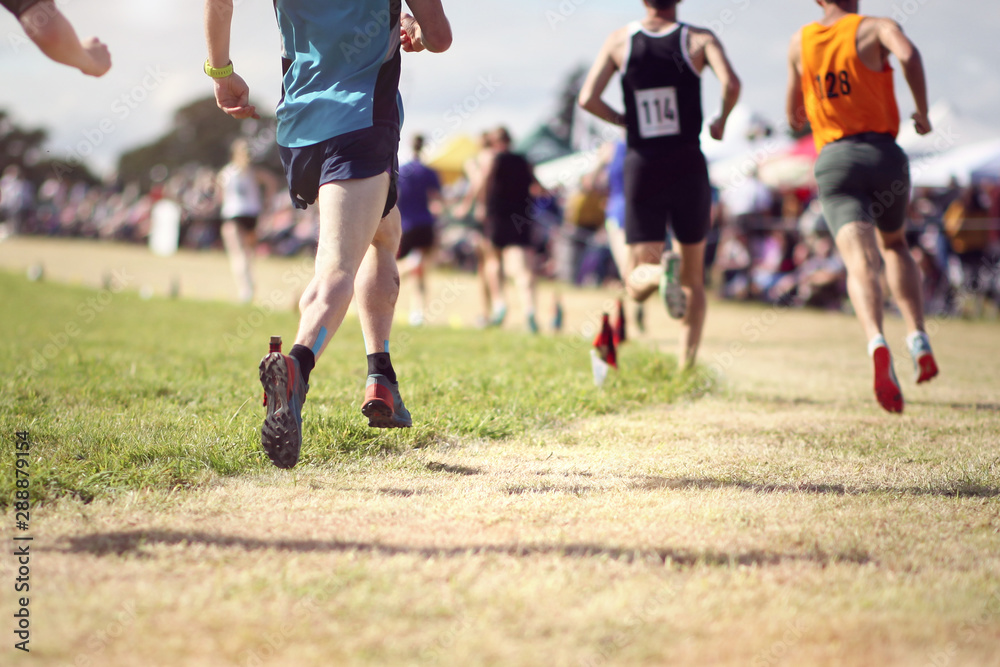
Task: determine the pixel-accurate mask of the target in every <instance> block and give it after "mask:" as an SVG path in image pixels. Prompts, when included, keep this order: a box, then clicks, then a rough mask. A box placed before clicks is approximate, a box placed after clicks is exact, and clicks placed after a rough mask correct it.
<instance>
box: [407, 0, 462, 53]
mask: <svg viewBox="0 0 1000 667" xmlns="http://www.w3.org/2000/svg"><path fill="white" fill-rule="evenodd" d="M406 4H407V6H408V7H409V8H410V11H412V12H413V16H410V15H409V14H404V15H403V17H402V18H401V20H400V24H401V25H400V30H401V33H400V39H401V40H402V47H403V50H404V51H413V52H416V51H423V50H424V49H427V50H428V51H430V52H431V53H441V52H442V51H447V50H448V47H450V46H451V24H450V23H448V17H447V16H445V14H444V7H442V6H441V0H406Z"/></svg>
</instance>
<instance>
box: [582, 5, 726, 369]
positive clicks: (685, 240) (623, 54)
mask: <svg viewBox="0 0 1000 667" xmlns="http://www.w3.org/2000/svg"><path fill="white" fill-rule="evenodd" d="M678 1H679V0H644V4H645V6H646V17H645V18H644V19H642V20H641V21H636V22H634V23H631V24H629V25H627V26H625V27H624V28H620V29H618V30H616V31H615V32H613V33H611V35H610V36H609V37H608V39H607V41H606V42H605V43H604V46H603V48H602V49H601V52H600V54H599V55H598V57H597V60H596V61H595V62H594V65H593V67H592V68H591V70H590V73H589V74H588V75H587V79H586V81H585V82H584V84H583V88H582V90H581V91H580V106H582V107H583V108H584V109H586V110H587V111H590V112H591V113H593V114H594V115H595V116H598V117H599V118H602V119H603V120H606V121H608V122H610V123H615V124H617V125H622V126H624V127H625V128H626V136H627V144H628V152H627V153H626V156H625V239H626V242H627V243H628V247H629V253H628V265H627V266H626V269H625V287H626V290H627V291H628V293H629V295H630V296H631V297H632V298H634V299H635V300H637V301H643V300H645V299H646V298H648V297H649V296H650V295H651V294H652V293H653V292H654V291H656V289H657V287H659V288H660V292H661V295H662V296H663V298H664V300H665V301H666V304H667V310H668V311H669V313H670V315H671V316H673V317H675V318H677V319H681V336H680V354H679V356H678V361H679V363H681V364H683V365H684V366H690V365H692V364H693V363H694V360H695V357H696V355H697V352H698V344H699V342H700V340H701V330H702V326H703V324H704V321H705V286H704V255H705V237H706V235H707V233H708V228H709V215H710V208H711V191H710V188H709V183H708V168H707V166H706V163H705V157H704V155H702V152H701V147H700V145H699V135H700V133H701V126H702V110H701V72H702V70H703V69H704V67H705V65H708V66H709V67H710V68H711V69H712V71H713V72H715V75H716V76H717V77H718V78H719V81H720V82H721V83H722V90H723V98H722V111H721V113H720V114H719V115H718V116H717V117H716V118H715V119H713V120H712V122H711V124H710V125H709V131H710V133H711V135H712V137H713V138H714V139H721V138H722V134H723V132H724V131H725V127H726V119H727V118H728V117H729V113H730V112H731V111H732V109H733V107H734V106H736V100H737V99H738V98H739V92H740V82H739V79H738V78H737V76H736V73H735V72H734V71H733V68H732V66H731V65H730V63H729V60H728V59H727V58H726V54H725V52H724V51H723V49H722V44H721V43H720V42H719V40H718V39H717V38H716V37H715V35H714V34H712V32H711V31H709V30H705V29H702V28H695V27H693V26H688V25H685V24H683V23H678V21H677V9H676V5H677V2H678ZM615 72H620V73H621V75H622V76H621V80H622V93H623V97H624V102H625V113H624V114H622V113H619V112H618V111H616V110H614V109H612V108H611V107H610V106H608V105H607V103H605V102H604V101H603V100H602V99H601V94H602V93H603V92H604V89H605V88H606V87H607V85H608V82H609V81H610V80H611V77H612V75H613V74H614V73H615ZM668 226H669V228H670V229H671V230H672V231H673V233H674V250H673V251H671V252H667V253H666V254H664V252H663V251H664V246H665V242H664V239H665V238H666V236H667V230H668Z"/></svg>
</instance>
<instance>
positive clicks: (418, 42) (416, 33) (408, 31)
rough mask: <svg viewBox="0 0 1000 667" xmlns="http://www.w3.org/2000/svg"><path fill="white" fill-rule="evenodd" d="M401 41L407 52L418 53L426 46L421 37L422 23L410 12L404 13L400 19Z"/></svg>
mask: <svg viewBox="0 0 1000 667" xmlns="http://www.w3.org/2000/svg"><path fill="white" fill-rule="evenodd" d="M399 42H400V46H401V47H402V49H403V50H404V51H406V52H407V53H417V52H418V51H423V50H424V49H425V48H426V47H425V46H424V42H423V40H422V39H420V24H419V23H417V19H415V18H413V17H412V16H410V15H409V14H403V15H402V16H401V17H400V19H399Z"/></svg>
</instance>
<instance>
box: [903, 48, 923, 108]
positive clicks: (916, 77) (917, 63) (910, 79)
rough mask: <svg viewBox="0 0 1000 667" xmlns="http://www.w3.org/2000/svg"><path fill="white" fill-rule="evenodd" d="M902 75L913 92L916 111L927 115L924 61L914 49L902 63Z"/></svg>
mask: <svg viewBox="0 0 1000 667" xmlns="http://www.w3.org/2000/svg"><path fill="white" fill-rule="evenodd" d="M902 66H903V76H905V77H906V83H907V85H909V86H910V92H911V93H913V102H914V103H915V104H916V105H917V112H918V113H920V114H922V115H925V116H926V115H927V79H926V77H925V75H924V62H923V59H922V58H921V57H920V52H919V51H917V50H916V49H914V50H913V54H912V55H911V56H910V57H909V58H908V59H907V61H906V62H904V63H902Z"/></svg>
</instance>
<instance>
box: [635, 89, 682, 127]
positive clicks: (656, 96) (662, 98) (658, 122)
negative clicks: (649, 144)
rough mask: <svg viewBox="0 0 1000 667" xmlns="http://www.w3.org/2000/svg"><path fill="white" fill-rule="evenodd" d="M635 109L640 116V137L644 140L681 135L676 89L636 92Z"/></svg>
mask: <svg viewBox="0 0 1000 667" xmlns="http://www.w3.org/2000/svg"><path fill="white" fill-rule="evenodd" d="M635 108H636V112H637V113H638V115H639V136H641V137H642V138H643V139H650V138H652V137H668V136H672V135H675V134H680V131H681V121H680V118H679V117H678V113H677V89H676V88H675V87H673V86H666V87H665V88H647V89H646V90H637V91H635Z"/></svg>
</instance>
